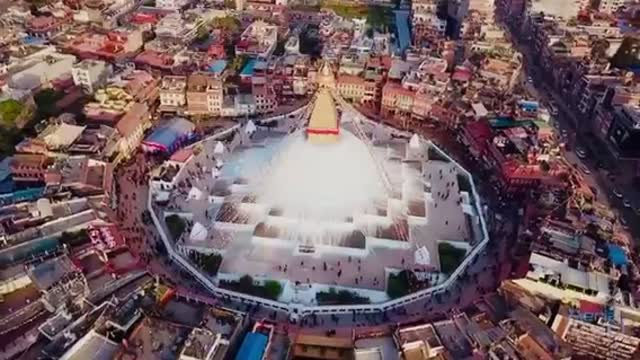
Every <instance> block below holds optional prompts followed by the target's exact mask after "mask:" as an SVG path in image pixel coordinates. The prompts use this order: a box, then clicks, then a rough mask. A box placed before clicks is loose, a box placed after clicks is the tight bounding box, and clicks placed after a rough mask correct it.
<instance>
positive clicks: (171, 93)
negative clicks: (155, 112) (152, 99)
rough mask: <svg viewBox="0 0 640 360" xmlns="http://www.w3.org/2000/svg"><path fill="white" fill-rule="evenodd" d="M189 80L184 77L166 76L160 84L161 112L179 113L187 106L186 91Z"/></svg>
mask: <svg viewBox="0 0 640 360" xmlns="http://www.w3.org/2000/svg"><path fill="white" fill-rule="evenodd" d="M186 88H187V78H186V77H184V76H165V77H163V78H162V82H161V83H160V110H161V111H177V110H180V109H182V108H183V107H184V106H185V105H186V104H187V97H186V94H185V90H186Z"/></svg>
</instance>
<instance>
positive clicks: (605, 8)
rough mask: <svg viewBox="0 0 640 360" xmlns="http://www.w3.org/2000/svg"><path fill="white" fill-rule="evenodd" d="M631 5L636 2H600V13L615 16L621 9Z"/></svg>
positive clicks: (608, 0) (606, 0)
mask: <svg viewBox="0 0 640 360" xmlns="http://www.w3.org/2000/svg"><path fill="white" fill-rule="evenodd" d="M630 3H634V1H631V0H600V1H599V4H598V11H599V12H603V13H607V14H613V13H615V12H616V11H617V10H618V9H619V8H620V7H622V6H625V5H628V4H630Z"/></svg>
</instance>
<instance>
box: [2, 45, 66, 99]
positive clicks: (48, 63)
mask: <svg viewBox="0 0 640 360" xmlns="http://www.w3.org/2000/svg"><path fill="white" fill-rule="evenodd" d="M75 61H76V58H75V56H73V55H67V54H58V53H52V54H48V55H45V56H44V57H42V58H40V59H38V60H36V61H33V62H31V63H29V64H28V65H27V66H26V68H25V69H24V70H22V71H19V72H17V73H14V74H13V75H12V76H11V77H10V78H9V82H8V85H9V87H10V88H12V89H17V90H35V89H37V88H40V87H41V86H45V85H48V84H49V83H50V82H51V81H53V80H55V79H58V78H61V77H66V76H68V75H70V73H71V67H72V65H73V64H74V63H75Z"/></svg>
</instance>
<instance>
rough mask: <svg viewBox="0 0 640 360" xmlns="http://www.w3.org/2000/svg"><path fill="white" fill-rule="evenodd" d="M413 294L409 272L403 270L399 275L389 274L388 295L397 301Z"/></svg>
mask: <svg viewBox="0 0 640 360" xmlns="http://www.w3.org/2000/svg"><path fill="white" fill-rule="evenodd" d="M409 293H411V286H410V285H409V272H408V271H407V270H402V271H400V272H399V273H397V274H389V279H388V282H387V295H389V297H390V298H392V299H395V298H399V297H402V296H405V295H407V294H409Z"/></svg>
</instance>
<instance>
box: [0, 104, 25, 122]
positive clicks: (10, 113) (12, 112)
mask: <svg viewBox="0 0 640 360" xmlns="http://www.w3.org/2000/svg"><path fill="white" fill-rule="evenodd" d="M23 110H24V105H22V104H21V103H20V102H19V101H17V100H14V99H7V100H4V101H2V102H0V123H1V124H2V126H3V127H5V128H13V127H15V125H16V123H15V122H16V119H17V118H18V117H19V116H20V114H22V112H23Z"/></svg>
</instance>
